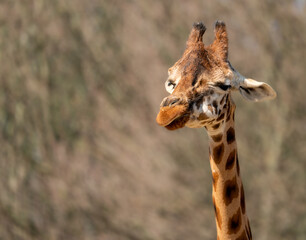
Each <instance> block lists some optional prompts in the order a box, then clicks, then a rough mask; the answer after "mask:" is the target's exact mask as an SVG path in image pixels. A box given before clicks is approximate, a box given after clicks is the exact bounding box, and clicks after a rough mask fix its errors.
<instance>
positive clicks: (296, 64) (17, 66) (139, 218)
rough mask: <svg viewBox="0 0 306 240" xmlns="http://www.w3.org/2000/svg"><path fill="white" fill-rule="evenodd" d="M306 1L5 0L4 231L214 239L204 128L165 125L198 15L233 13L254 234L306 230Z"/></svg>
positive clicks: (209, 20) (106, 239) (0, 17)
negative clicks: (163, 111)
mask: <svg viewBox="0 0 306 240" xmlns="http://www.w3.org/2000/svg"><path fill="white" fill-rule="evenodd" d="M305 5H306V3H305V1H304V0H295V1H289V0H288V1H284V0H280V1H257V0H247V1H243V0H238V1H230V0H219V1H203V0H202V1H198V0H195V1H183V0H179V1H162V0H154V1H153V0H152V1H142V0H129V1H124V0H114V1H106V0H102V1H101V0H99V1H97V0H91V1H86V0H73V1H62V0H58V1H56V0H54V1H43V0H35V1H34V0H33V1H30V0H28V1H1V3H0V60H1V66H0V78H1V79H0V146H1V147H0V156H1V160H0V164H1V165H0V178H1V181H0V239H1V240H2V239H3V240H7V239H38V240H41V239H43V240H44V239H65V240H66V239H69V240H70V239H73V240H74V239H90V240H94V239H102V240H128V239H129V240H157V239H158V240H185V239H193V240H197V239H215V238H216V231H215V222H214V213H213V207H212V201H211V173H210V168H209V162H208V139H207V136H206V133H205V131H204V130H203V129H198V130H194V129H187V128H185V129H182V130H178V131H175V132H169V131H167V130H165V129H163V128H161V127H159V126H157V124H156V123H155V117H156V113H157V112H158V109H159V104H160V102H161V100H162V98H163V97H165V96H166V95H167V93H166V91H165V89H164V82H165V80H166V78H167V69H168V68H169V67H170V66H171V65H173V64H174V62H175V61H176V60H178V58H179V57H180V56H181V54H182V52H183V50H184V47H185V46H184V45H185V41H186V39H187V36H188V33H189V31H190V29H191V26H192V23H193V22H196V21H203V22H204V23H205V24H206V26H207V31H206V33H205V35H204V42H205V43H207V44H208V43H210V42H211V41H212V39H213V24H214V22H215V21H216V20H217V19H221V20H224V21H225V22H226V24H227V26H228V32H229V41H230V42H229V44H230V45H229V51H230V53H229V54H230V56H229V57H230V60H231V63H232V65H233V66H234V67H235V68H236V69H238V70H239V71H240V72H241V73H242V74H244V75H245V76H248V77H251V78H254V79H257V80H259V81H265V82H267V83H269V84H271V85H272V86H273V88H274V89H275V90H276V91H277V93H278V98H277V99H276V100H274V101H270V102H263V103H251V102H247V101H245V100H243V99H242V97H241V96H239V94H237V95H235V96H234V98H235V102H236V104H237V110H236V129H237V132H236V136H237V139H238V149H239V159H240V167H241V173H242V178H243V180H244V185H245V192H246V203H247V210H248V215H249V218H250V222H251V227H252V232H253V235H254V238H255V239H260V240H274V239H275V240H276V239H277V240H281V239H284V240H288V239H298V240H302V239H306V214H305V209H306V187H305V182H306V179H305V178H306V177H305V169H306V161H305V155H306V146H305V143H306V141H305V140H306V114H305V113H306V101H305V95H306V93H305V91H306V79H305V75H306V70H305V68H306V65H305V55H306V54H305V49H306V11H305V10H306V8H305V7H306V6H305Z"/></svg>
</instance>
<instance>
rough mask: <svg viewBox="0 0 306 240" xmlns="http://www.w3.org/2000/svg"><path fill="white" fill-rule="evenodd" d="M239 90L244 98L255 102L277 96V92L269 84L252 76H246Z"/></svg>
mask: <svg viewBox="0 0 306 240" xmlns="http://www.w3.org/2000/svg"><path fill="white" fill-rule="evenodd" d="M239 91H240V93H241V95H242V96H243V97H244V98H246V99H248V100H251V101H255V102H257V101H263V100H270V99H273V98H275V97H276V92H275V91H274V90H273V88H272V87H271V86H270V85H269V84H267V83H264V82H258V81H256V80H253V79H250V78H245V79H244V81H243V82H242V83H240V85H239Z"/></svg>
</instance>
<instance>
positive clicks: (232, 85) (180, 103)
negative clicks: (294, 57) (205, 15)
mask: <svg viewBox="0 0 306 240" xmlns="http://www.w3.org/2000/svg"><path fill="white" fill-rule="evenodd" d="M205 30H206V27H205V26H204V25H203V23H196V24H194V25H193V28H192V30H191V33H190V35H189V38H188V40H187V44H186V49H185V51H184V54H183V56H182V57H181V58H180V59H179V60H178V61H177V62H176V63H175V64H174V66H172V67H171V68H169V71H168V75H169V77H168V79H167V81H166V83H165V87H166V90H167V91H168V92H169V93H170V95H169V96H168V97H166V98H164V100H163V101H162V102H161V105H160V111H159V113H158V115H157V118H156V121H157V123H158V124H159V125H161V126H164V127H166V128H167V129H169V130H175V129H178V128H182V127H184V126H187V127H191V128H199V127H209V126H214V125H217V124H218V123H219V122H220V121H223V120H224V118H226V117H227V113H228V112H229V111H234V109H235V107H233V106H234V104H233V101H232V100H231V97H230V94H231V92H233V91H239V92H240V94H241V95H242V96H243V97H244V98H246V99H248V100H251V101H261V100H266V99H272V98H274V97H276V93H275V91H274V90H273V89H272V88H271V87H270V86H269V85H268V84H266V83H264V82H258V81H255V80H253V79H249V78H245V77H243V76H242V75H241V74H239V72H238V71H236V70H235V69H234V68H233V67H232V66H231V64H230V62H229V61H228V38H227V33H226V27H225V24H224V23H223V22H220V21H217V22H216V24H215V40H214V42H213V43H212V44H211V45H209V46H204V43H203V41H202V37H203V34H204V32H205ZM230 109H231V110H230Z"/></svg>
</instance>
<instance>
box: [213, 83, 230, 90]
mask: <svg viewBox="0 0 306 240" xmlns="http://www.w3.org/2000/svg"><path fill="white" fill-rule="evenodd" d="M215 86H216V87H218V88H221V89H222V90H223V91H226V90H227V89H229V88H231V85H225V84H223V83H216V85H215Z"/></svg>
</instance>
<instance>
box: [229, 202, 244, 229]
mask: <svg viewBox="0 0 306 240" xmlns="http://www.w3.org/2000/svg"><path fill="white" fill-rule="evenodd" d="M241 223H242V221H241V212H240V208H238V210H237V212H236V213H235V214H234V215H233V216H232V217H231V218H230V219H229V221H228V231H227V233H228V234H235V233H237V232H238V231H239V230H240V228H241Z"/></svg>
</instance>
